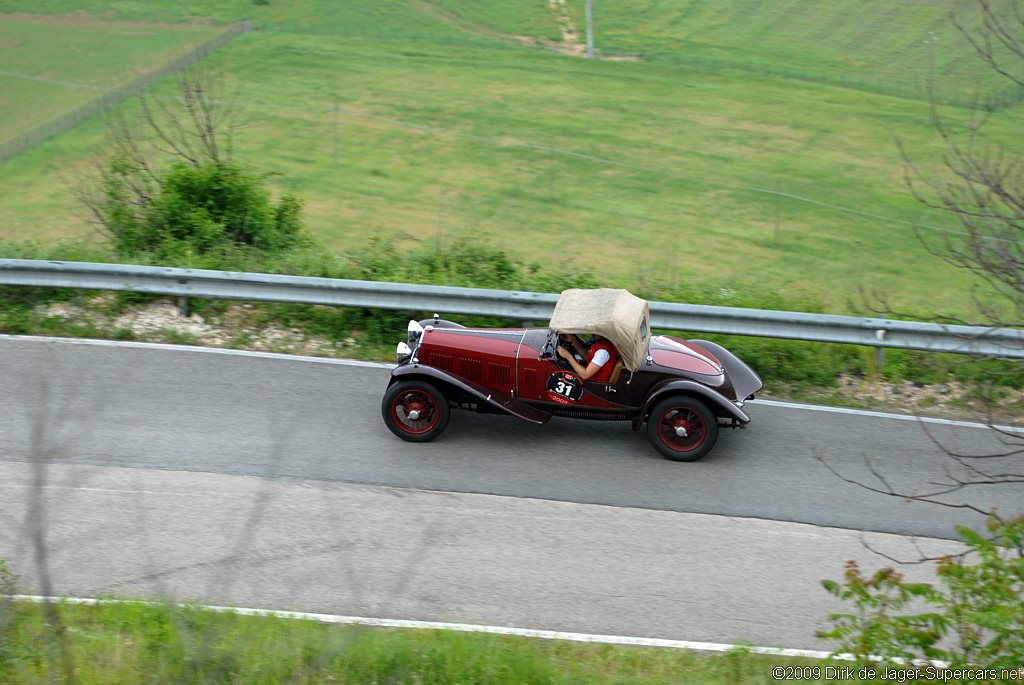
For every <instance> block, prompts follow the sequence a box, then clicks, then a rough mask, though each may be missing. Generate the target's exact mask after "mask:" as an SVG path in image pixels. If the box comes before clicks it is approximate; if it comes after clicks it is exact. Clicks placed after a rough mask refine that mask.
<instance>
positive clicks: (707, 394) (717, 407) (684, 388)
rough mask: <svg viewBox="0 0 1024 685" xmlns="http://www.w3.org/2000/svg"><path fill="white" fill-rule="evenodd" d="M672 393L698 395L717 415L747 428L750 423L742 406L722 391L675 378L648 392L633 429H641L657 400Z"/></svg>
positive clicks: (634, 419)
mask: <svg viewBox="0 0 1024 685" xmlns="http://www.w3.org/2000/svg"><path fill="white" fill-rule="evenodd" d="M671 395H684V396H689V397H696V398H697V399H699V400H702V401H704V403H705V404H707V405H708V409H710V410H711V411H712V412H713V413H714V414H715V416H718V417H724V418H727V419H733V420H734V421H736V422H738V423H739V424H740V425H741V426H743V427H744V428H746V426H747V424H748V423H750V417H749V416H747V415H746V414H744V413H743V412H742V411H741V410H740V408H739V407H737V406H736V405H735V404H733V403H732V402H731V401H729V399H728V398H726V397H723V396H722V395H721V393H718V392H715V391H714V390H713V389H711V388H709V387H707V386H704V385H701V384H700V383H697V382H694V381H687V380H675V381H667V382H665V383H662V384H660V385H657V386H655V387H654V388H653V389H652V390H651V391H650V392H649V393H648V394H647V398H646V399H645V400H644V405H643V408H642V409H641V410H640V413H638V414H637V415H636V416H635V417H633V430H640V427H641V426H642V425H643V423H644V419H645V418H647V414H648V412H650V410H651V407H652V406H654V404H655V403H656V402H659V401H661V400H662V399H664V398H666V397H669V396H671Z"/></svg>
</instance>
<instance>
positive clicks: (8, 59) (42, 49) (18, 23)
mask: <svg viewBox="0 0 1024 685" xmlns="http://www.w3.org/2000/svg"><path fill="white" fill-rule="evenodd" d="M0 16H2V15H0ZM28 19H34V20H28ZM40 19H45V18H30V17H17V16H16V17H15V18H6V19H5V18H0V59H2V66H0V69H2V70H3V71H5V72H10V73H15V74H23V75H25V76H27V77H31V78H16V77H12V76H8V75H3V74H0V88H2V93H3V95H2V96H0V102H2V104H0V106H2V108H3V109H2V110H0V111H2V112H3V114H2V116H0V142H3V141H5V140H8V139H10V138H13V137H15V136H17V135H19V134H21V133H25V132H27V131H29V130H31V129H32V128H34V127H36V126H38V125H39V124H42V123H46V122H47V121H50V120H52V119H56V118H57V117H59V116H60V115H62V114H65V113H67V112H69V111H70V110H72V109H74V108H75V107H78V106H80V105H84V104H86V103H88V102H90V101H91V100H93V99H95V98H96V97H97V95H99V94H100V92H98V91H96V90H93V89H91V88H95V87H99V88H117V87H119V86H121V85H122V84H124V83H127V82H129V81H131V80H132V79H134V78H136V77H138V76H142V75H143V74H145V73H147V72H149V71H152V70H153V69H156V68H157V67H159V66H160V65H162V64H164V63H165V62H167V61H168V60H171V59H174V58H175V57H178V56H180V55H182V54H184V53H186V52H188V51H189V50H190V49H192V48H194V47H195V46H196V45H198V44H200V43H202V42H203V41H204V40H206V39H209V38H212V37H213V36H214V35H216V33H217V29H215V27H211V26H199V25H196V26H180V27H173V28H172V27H167V26H157V25H152V24H147V25H141V26H140V25H132V24H128V23H110V22H95V21H92V22H90V21H88V20H87V19H86V18H84V17H81V16H69V17H60V18H59V20H58V21H53V20H40ZM55 45H59V46H60V47H61V49H59V50H55V49H53V47H54V46H55ZM33 79H43V80H33ZM59 81H63V82H70V83H77V84H82V85H83V86H88V87H89V88H70V87H68V86H64V85H60V84H59V83H55V82H59Z"/></svg>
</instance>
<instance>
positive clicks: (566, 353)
mask: <svg viewBox="0 0 1024 685" xmlns="http://www.w3.org/2000/svg"><path fill="white" fill-rule="evenodd" d="M558 356H559V357H562V358H563V359H568V358H569V357H571V356H572V352H570V351H569V350H567V349H565V348H564V347H559V348H558Z"/></svg>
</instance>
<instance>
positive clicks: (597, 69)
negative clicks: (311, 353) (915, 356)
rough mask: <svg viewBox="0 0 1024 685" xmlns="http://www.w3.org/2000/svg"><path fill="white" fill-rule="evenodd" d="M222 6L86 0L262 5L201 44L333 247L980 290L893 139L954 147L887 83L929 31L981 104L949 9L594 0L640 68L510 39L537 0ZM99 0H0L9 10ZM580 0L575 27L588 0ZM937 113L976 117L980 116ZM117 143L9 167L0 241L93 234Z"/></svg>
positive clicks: (996, 121) (907, 302) (776, 282)
mask: <svg viewBox="0 0 1024 685" xmlns="http://www.w3.org/2000/svg"><path fill="white" fill-rule="evenodd" d="M207 4H208V3H203V2H200V1H199V0H186V1H184V2H176V3H172V2H170V1H169V0H162V1H158V2H145V3H143V2H124V1H121V2H114V1H113V0H110V1H107V2H103V1H99V2H93V3H89V8H90V11H91V12H93V13H95V14H96V15H98V16H103V17H109V18H111V19H117V20H122V21H152V22H166V23H173V22H175V21H182V20H184V19H185V18H186V17H193V16H195V15H206V16H210V17H211V18H212V19H213V20H214V21H217V22H221V23H227V22H234V21H237V20H239V19H241V18H244V17H246V16H251V17H252V18H253V20H254V25H255V26H256V27H257V31H255V32H254V33H252V34H248V35H245V36H242V37H240V38H238V39H236V40H235V41H233V42H232V43H231V44H229V45H228V46H225V47H224V48H221V49H220V50H219V51H217V52H216V53H214V55H213V56H212V57H211V58H210V59H209V60H208V62H209V64H210V65H211V66H213V67H214V68H215V69H216V70H217V71H219V72H220V73H222V74H224V75H225V77H226V79H227V80H228V81H229V82H230V83H231V84H233V85H235V86H237V88H238V93H239V94H238V99H239V100H241V101H243V102H246V103H251V104H254V105H261V106H252V107H247V108H245V114H246V118H247V122H248V125H247V127H246V128H245V129H244V130H243V131H241V133H240V134H239V136H238V139H237V143H238V145H237V147H238V150H239V156H240V157H241V158H242V159H244V160H245V161H247V162H249V163H251V164H253V165H254V166H256V167H257V168H259V169H261V170H265V171H268V172H272V173H273V174H275V176H274V177H272V180H273V182H274V183H275V184H276V185H277V187H278V188H279V189H281V190H288V191H291V192H295V193H297V194H299V195H300V196H302V197H304V198H305V199H306V201H307V218H308V221H309V223H310V225H311V227H312V228H313V229H314V230H315V232H316V233H317V234H319V235H320V236H321V237H322V238H323V240H324V241H325V242H326V243H327V244H328V245H329V246H331V247H333V248H335V249H341V250H345V249H355V248H358V247H360V246H362V245H364V244H365V240H366V238H367V236H370V235H373V234H375V233H376V234H381V235H384V236H387V237H388V239H389V240H393V241H395V242H397V243H399V244H401V245H412V244H420V245H426V246H429V247H432V248H434V249H444V246H445V245H446V244H448V243H450V241H452V240H454V239H456V238H457V237H459V236H463V235H467V234H482V235H485V236H487V237H488V239H489V240H490V241H491V242H492V243H493V244H495V245H496V246H498V247H501V248H504V249H507V250H508V251H509V252H510V253H511V254H513V255H515V256H516V257H518V258H521V259H523V260H528V261H538V262H540V263H542V264H544V265H545V266H550V267H554V268H563V269H566V270H580V269H591V270H594V271H596V272H599V273H601V274H602V275H603V277H605V278H606V279H607V281H608V283H609V284H614V285H624V286H628V287H634V286H636V285H637V284H638V283H642V282H651V281H660V282H664V283H669V284H671V283H678V282H683V281H692V282H702V283H711V284H717V285H720V286H722V287H739V288H751V289H768V290H770V291H773V292H781V293H783V294H786V295H788V296H803V295H806V294H813V295H814V296H815V297H819V298H820V299H822V300H823V301H825V302H826V303H827V306H828V307H829V308H830V309H832V310H835V311H842V310H845V309H846V308H847V302H848V301H849V300H850V299H855V298H856V297H857V293H858V290H859V289H866V290H878V291H880V292H882V293H884V294H886V295H887V296H888V297H889V298H890V299H891V300H892V301H894V302H895V303H897V304H902V305H904V306H920V307H924V308H938V309H943V310H957V311H964V309H965V307H966V304H965V301H964V300H965V299H966V298H965V297H964V292H965V290H966V288H967V287H968V281H967V279H966V278H965V277H964V275H963V274H960V273H956V272H952V271H949V270H946V269H945V268H944V267H943V266H942V265H941V264H940V263H939V262H938V261H937V260H936V259H935V258H934V257H931V256H930V255H928V254H927V253H926V252H925V251H924V250H923V249H922V248H921V246H920V245H919V244H918V242H917V240H916V238H915V237H914V235H913V227H912V224H914V223H916V222H922V223H925V224H928V225H930V226H934V227H941V226H943V223H942V221H943V220H942V217H940V216H936V215H934V214H929V213H927V212H926V211H925V209H924V208H923V207H922V205H920V204H919V203H917V202H916V201H915V200H914V199H913V198H912V197H911V195H910V193H909V192H908V190H907V188H906V187H905V185H904V183H903V179H902V167H903V164H902V161H901V160H900V157H899V154H898V150H897V148H896V145H895V142H894V137H895V136H897V135H898V136H900V137H901V138H902V139H903V140H904V141H905V142H906V144H907V147H908V149H909V150H911V151H912V153H913V154H914V155H915V157H916V158H917V159H920V160H922V161H925V162H927V161H928V160H929V159H930V158H932V157H934V156H936V155H937V154H938V152H939V150H938V148H937V143H936V140H935V136H934V135H933V133H932V131H931V130H930V129H929V127H928V112H927V105H926V103H925V102H923V101H922V100H920V99H914V98H913V97H900V96H895V95H892V94H889V93H891V92H895V91H896V89H902V91H901V92H904V91H905V92H904V95H906V93H911V92H913V91H914V90H915V89H917V88H919V87H920V83H921V78H922V75H923V73H924V72H923V71H922V69H923V66H922V55H923V54H924V53H923V52H922V51H923V50H925V49H926V48H925V47H924V46H923V44H920V41H919V40H918V38H920V36H926V37H927V36H929V35H930V34H929V33H928V32H929V31H934V32H935V34H936V35H937V36H938V38H939V41H938V43H937V44H936V47H934V48H931V50H932V51H933V56H934V59H935V63H936V65H938V66H940V67H941V68H942V71H943V73H944V74H950V76H949V78H948V79H947V81H948V83H949V87H950V88H954V89H959V90H958V91H957V92H962V93H967V94H968V96H969V92H970V88H969V87H968V86H966V85H964V84H965V83H966V82H967V81H968V80H971V79H973V78H974V76H976V75H977V73H979V72H978V70H977V69H976V68H975V67H970V68H968V67H967V66H966V65H968V64H970V60H969V52H970V51H969V46H967V45H966V44H965V43H964V42H963V41H962V40H958V38H957V34H956V32H955V30H954V29H953V28H952V27H951V26H950V25H949V24H948V21H947V20H946V19H945V18H944V17H945V14H944V13H945V9H946V7H947V5H948V3H937V4H934V5H925V4H923V3H916V2H901V3H895V4H891V3H890V5H886V7H882V6H881V5H879V4H878V3H853V2H840V3H836V6H835V7H833V6H832V5H831V4H830V5H829V9H828V10H827V11H826V10H824V9H821V6H820V3H807V2H797V1H796V0H792V1H790V2H786V3H781V4H779V3H772V4H770V5H768V4H765V3H762V5H763V7H762V8H761V9H751V7H748V5H751V3H749V2H744V1H743V0H720V1H719V2H717V3H698V2H686V1H684V0H678V1H676V2H662V3H654V2H641V1H640V0H617V1H612V0H606V1H604V2H600V3H595V5H596V10H595V11H597V12H598V15H597V18H598V19H599V20H600V21H599V22H598V24H597V26H598V42H599V47H601V49H602V50H603V51H604V52H605V53H611V54H614V53H617V52H618V53H623V54H625V53H629V54H636V55H641V56H644V57H645V60H646V61H629V62H623V61H607V60H602V61H588V60H583V59H579V58H574V57H570V56H566V55H562V54H559V53H558V52H556V51H553V50H548V49H545V48H543V47H535V46H534V47H531V46H526V45H523V44H521V43H520V42H518V41H517V40H516V39H514V38H512V37H511V36H524V35H526V36H533V37H537V38H542V39H545V40H554V39H557V38H558V37H559V30H558V23H557V21H556V19H555V16H554V14H553V13H552V11H551V9H550V6H549V4H548V3H547V2H546V0H530V2H523V3H490V2H488V3H479V2H468V0H464V1H458V0H436V1H435V2H430V3H423V2H421V3H413V2H411V1H409V0H382V1H379V2H370V1H369V0H361V1H359V2H347V3H344V4H343V5H342V6H340V7H338V6H336V5H337V3H330V2H327V1H326V0H287V1H286V0H271V1H270V2H269V4H267V5H255V4H252V3H251V2H249V1H243V0H225V2H221V3H217V5H216V8H215V9H213V10H206V9H205V8H206V6H207ZM754 4H757V3H754ZM82 5H83V3H81V2H77V3H76V2H72V1H71V0H40V1H39V2H33V3H29V2H27V0H0V11H14V10H19V11H25V10H26V9H27V8H32V11H36V12H67V11H70V10H73V9H76V8H80V7H81V6H82ZM566 5H567V10H568V14H569V17H570V19H571V20H572V21H573V22H574V23H575V25H576V26H577V27H578V28H579V29H582V27H583V21H582V8H583V2H582V0H579V1H578V2H573V1H570V2H567V3H566ZM844 12H845V14H844ZM211 13H212V14H211ZM729 17H733V18H734V19H735V20H732V21H730V20H729ZM839 17H842V18H843V19H844V21H842V22H840V21H838V19H839ZM788 20H792V21H788ZM602 22H603V23H602ZM683 27H685V30H684V28H683ZM602 31H603V33H602ZM823 36H828V37H830V39H829V40H823ZM911 40H913V43H911V42H910V41H911ZM919 44H920V45H921V46H920V47H919ZM900 46H902V47H900ZM938 46H941V49H940V48H939V47H938ZM712 58H714V59H712ZM768 66H770V67H771V68H770V69H769V68H768ZM97 68H98V67H97ZM787 76H789V78H787ZM83 78H84V76H83ZM844 80H849V81H853V80H856V81H857V84H855V85H857V87H855V88H844V87H842V86H840V85H837V84H839V83H840V82H842V81H844ZM985 87H995V85H994V84H993V83H990V82H986V85H985ZM62 92H63V91H62ZM161 92H170V90H169V88H167V87H163V88H162V90H161ZM336 106H337V108H338V110H337V111H335V110H334V108H335V107H336ZM943 116H945V117H948V118H949V119H950V120H951V121H956V122H959V123H960V124H963V123H964V122H965V121H966V118H967V117H968V116H969V113H968V112H967V111H966V110H964V109H958V108H952V107H951V108H947V109H944V110H943ZM375 117H377V118H375ZM388 120H391V121H388ZM395 122H402V123H395ZM1022 123H1024V107H1022V106H1021V105H1016V106H1014V107H1011V108H1007V109H1003V110H1000V111H999V112H998V113H997V114H996V115H995V117H994V118H993V120H992V121H991V123H990V125H989V128H988V132H989V135H990V136H991V139H992V140H995V141H998V142H999V143H1001V144H1003V145H1004V146H1008V147H1009V148H1010V149H1011V150H1012V149H1016V150H1017V151H1019V148H1020V145H1021V137H1020V136H1019V131H1020V129H1021V124H1022ZM418 127H419V128H418ZM103 136H104V126H103V122H102V121H100V120H98V119H97V120H96V121H91V122H87V123H86V124H84V125H82V126H80V127H79V128H77V129H76V130H75V131H72V132H69V133H67V134H65V135H62V136H60V137H58V138H56V139H54V140H51V141H48V142H46V143H44V144H42V145H40V146H38V147H37V148H35V149H33V150H31V151H29V152H27V153H24V154H22V155H21V156H19V157H18V158H16V159H14V160H10V161H9V162H7V163H5V164H4V165H3V166H0V238H4V239H15V240H21V239H39V240H42V241H47V242H49V241H54V240H57V239H60V238H63V237H79V236H83V235H86V234H88V233H89V232H90V230H91V228H90V227H89V226H88V225H87V224H86V223H85V222H84V221H83V220H82V218H81V215H82V213H81V211H80V210H79V209H78V208H77V207H76V206H75V202H74V200H73V199H72V198H71V196H70V194H69V193H68V191H67V189H66V187H65V186H66V185H67V184H73V183H75V182H76V179H78V178H79V177H80V176H81V175H82V174H83V173H84V172H85V170H86V169H87V167H88V165H89V163H90V162H91V161H93V160H97V159H100V158H102V155H103V152H104V149H105V145H104V138H103ZM531 146H536V147H531ZM540 148H555V149H556V151H552V150H548V149H540ZM602 160H603V161H602ZM776 188H777V189H778V190H779V191H780V192H781V193H783V196H781V197H777V196H775V194H774V191H775V190H776ZM791 196H797V197H799V198H806V199H809V200H812V201H813V202H808V201H805V200H800V199H794V198H793V197H791ZM837 207H838V208H841V209H837ZM879 217H881V218H879ZM924 232H925V233H926V234H934V235H936V236H938V235H939V234H938V232H937V231H935V230H933V229H925V230H924ZM494 285H496V286H497V285H500V284H494Z"/></svg>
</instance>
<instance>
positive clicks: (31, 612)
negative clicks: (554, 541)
mask: <svg viewBox="0 0 1024 685" xmlns="http://www.w3.org/2000/svg"><path fill="white" fill-rule="evenodd" d="M56 609H57V615H58V616H59V620H60V622H61V624H62V625H63V628H62V629H61V630H60V631H59V632H58V631H57V630H55V628H54V626H53V624H52V623H51V622H50V621H51V620H52V616H50V617H48V616H47V615H46V613H45V612H44V609H43V607H42V606H41V605H39V604H35V603H22V602H15V603H13V604H12V605H11V606H10V609H9V613H10V617H9V618H10V619H11V620H10V621H9V623H8V624H7V625H6V629H5V631H4V633H3V634H0V680H2V681H3V682H5V683H12V684H14V683H19V684H20V683H38V682H47V681H49V682H53V681H54V680H58V679H60V678H61V677H62V675H63V674H64V673H65V672H66V671H64V670H63V669H64V668H66V666H65V665H66V664H71V665H72V667H73V668H74V672H75V677H76V681H77V682H79V683H83V684H85V685H88V684H90V683H104V685H108V684H114V683H137V682H143V681H149V682H172V681H173V682H184V683H209V682H219V683H220V682H231V683H275V684H276V683H284V682H288V683H417V684H421V685H428V684H430V683H438V684H442V683H444V684H447V683H521V684H524V685H525V684H528V683H545V684H563V683H564V684H567V685H568V684H576V683H579V684H583V683H586V684H588V685H601V684H604V683H609V684H610V683H635V684H638V685H639V684H644V683H651V684H653V683H683V682H685V683H692V684H694V685H719V684H723V685H724V684H730V685H733V684H736V683H771V682H776V681H777V679H775V678H773V677H772V670H773V669H775V668H777V667H780V666H781V667H782V668H791V669H808V670H806V671H802V673H804V674H806V675H811V676H813V675H814V673H815V672H817V673H819V674H820V675H821V676H822V677H820V678H817V679H815V678H813V677H811V678H806V679H802V680H805V681H807V682H838V680H837V679H829V678H825V677H824V676H825V675H827V674H828V673H829V671H828V670H827V669H829V668H832V669H840V668H850V667H851V664H850V663H849V662H834V661H824V660H814V659H807V658H796V659H794V658H783V657H776V656H770V655H760V654H754V653H751V652H750V651H749V650H745V649H743V648H737V649H735V650H733V651H730V652H727V653H724V654H700V653H695V652H690V651H686V650H675V649H662V648H643V647H624V646H616V645H603V644H585V643H575V642H565V641H547V640H539V639H533V638H525V637H515V636H501V635H491V634H478V633H463V632H450V631H438V630H404V629H376V628H365V627H359V626H345V627H339V626H334V625H325V624H320V623H316V622H314V621H308V620H296V619H287V618H278V617H257V616H243V615H238V614H232V613H219V612H213V611H209V610H204V609H202V608H198V607H179V606H175V605H163V604H146V603H107V604H101V605H97V606H83V605H72V604H59V605H56ZM64 656H66V657H67V659H66V661H65V659H64ZM813 669H817V671H814V670H813ZM833 672H834V671H833ZM842 682H855V683H856V682H881V681H873V680H860V679H850V678H845V679H843V680H842ZM918 682H930V681H918Z"/></svg>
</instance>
